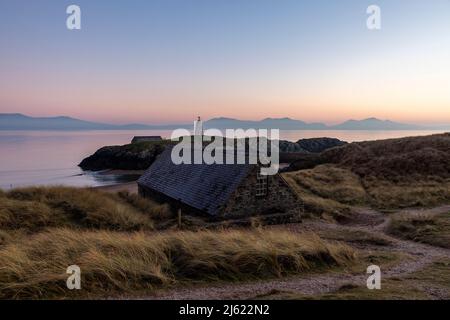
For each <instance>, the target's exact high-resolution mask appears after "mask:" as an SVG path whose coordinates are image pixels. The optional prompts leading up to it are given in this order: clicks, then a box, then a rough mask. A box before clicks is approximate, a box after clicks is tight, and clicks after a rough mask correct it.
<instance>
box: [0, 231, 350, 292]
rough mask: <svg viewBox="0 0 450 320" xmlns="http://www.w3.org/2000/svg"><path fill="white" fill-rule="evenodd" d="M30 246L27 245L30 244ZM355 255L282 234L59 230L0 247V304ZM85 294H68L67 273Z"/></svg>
mask: <svg viewBox="0 0 450 320" xmlns="http://www.w3.org/2000/svg"><path fill="white" fill-rule="evenodd" d="M30 240H31V241H30ZM353 260H355V253H354V251H353V250H352V249H350V248H349V247H347V246H345V245H341V244H330V243H326V242H324V241H323V240H321V239H320V238H318V237H317V236H314V235H299V234H295V233H288V232H282V231H277V232H276V231H264V232H262V231H222V232H196V233H194V232H171V233H162V234H150V235H148V234H144V233H132V234H124V233H117V232H107V231H90V232H81V231H74V230H69V229H57V230H52V231H48V232H44V233H41V234H38V235H36V236H34V237H33V238H32V239H26V240H23V241H18V242H16V243H14V244H8V245H6V246H4V247H2V248H0V266H2V267H1V268H0V298H70V297H72V298H73V297H75V298H76V297H92V296H106V297H107V296H113V295H114V294H125V293H128V294H130V293H131V294H132V293H133V292H134V293H135V292H136V290H146V292H147V293H150V292H153V291H154V290H155V289H158V288H164V287H168V286H173V285H176V284H178V283H183V282H186V281H216V280H228V281H237V280H250V279H260V278H267V277H280V276H283V275H288V274H295V273H301V272H306V271H308V270H311V269H320V268H324V269H325V268H330V267H335V266H344V265H350V264H351V263H352V262H353ZM73 264H76V265H78V266H80V268H81V272H82V290H79V291H76V292H74V291H69V290H68V289H67V288H66V279H67V274H66V273H65V271H66V268H67V267H68V266H70V265H73Z"/></svg>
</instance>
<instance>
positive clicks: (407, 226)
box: [387, 213, 450, 248]
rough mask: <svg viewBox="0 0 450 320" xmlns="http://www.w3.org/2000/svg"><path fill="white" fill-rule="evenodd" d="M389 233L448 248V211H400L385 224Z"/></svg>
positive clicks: (449, 223) (449, 235)
mask: <svg viewBox="0 0 450 320" xmlns="http://www.w3.org/2000/svg"><path fill="white" fill-rule="evenodd" d="M387 232H389V233H390V234H392V235H394V236H397V237H400V238H403V239H408V240H413V241H417V242H422V243H427V244H431V245H435V246H439V247H444V248H450V213H445V214H441V215H434V214H425V213H402V214H398V215H394V216H393V217H392V218H391V220H390V221H389V224H388V226H387Z"/></svg>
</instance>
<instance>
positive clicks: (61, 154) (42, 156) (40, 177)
mask: <svg viewBox="0 0 450 320" xmlns="http://www.w3.org/2000/svg"><path fill="white" fill-rule="evenodd" d="M435 133H440V132H439V131H411V130H409V131H356V130H352V131H344V130H340V131H334V130H333V131H331V130H326V131H320V130H311V131H305V130H286V131H281V132H280V139H282V140H289V141H297V140H299V139H304V138H318V137H332V138H338V139H340V140H344V141H347V142H355V141H368V140H379V139H390V138H401V137H407V136H422V135H430V134H435ZM171 134H172V131H164V130H130V131H117V130H116V131H107V130H102V131H2V130H0V188H1V189H3V190H9V189H13V188H17V187H25V186H36V185H67V186H77V187H83V186H86V187H87V186H89V187H95V186H107V185H114V184H118V183H123V182H129V181H133V180H136V178H137V177H136V175H135V174H130V173H124V172H119V173H116V174H114V173H110V172H105V171H100V172H90V171H83V170H81V169H80V168H79V167H78V164H79V163H80V162H81V160H83V159H84V158H85V157H87V156H89V155H91V154H93V153H94V152H95V151H96V150H97V149H99V148H101V147H103V146H111V145H123V144H127V143H130V142H131V139H132V138H133V137H134V136H146V135H158V136H162V137H164V138H170V136H171Z"/></svg>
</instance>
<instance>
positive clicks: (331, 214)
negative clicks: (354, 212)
mask: <svg viewBox="0 0 450 320" xmlns="http://www.w3.org/2000/svg"><path fill="white" fill-rule="evenodd" d="M283 178H284V179H285V180H286V182H287V183H288V184H289V185H290V186H291V188H292V189H293V190H294V191H295V192H296V193H297V195H298V196H299V198H300V199H302V201H303V203H304V205H305V212H307V213H313V214H315V215H318V216H321V217H323V218H325V219H331V220H336V221H343V220H346V219H348V218H349V216H350V215H351V208H350V206H348V205H345V204H343V203H340V202H338V201H336V200H334V199H328V198H323V197H321V196H320V195H317V194H315V193H314V192H313V191H312V190H310V189H308V188H306V187H305V186H304V185H303V181H302V171H297V172H289V173H285V174H283Z"/></svg>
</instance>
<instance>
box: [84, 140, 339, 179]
mask: <svg viewBox="0 0 450 320" xmlns="http://www.w3.org/2000/svg"><path fill="white" fill-rule="evenodd" d="M169 144H172V142H171V141H169V140H162V141H144V142H138V143H133V144H127V145H124V146H109V147H103V148H101V149H99V150H97V151H96V152H95V153H94V154H93V155H91V156H89V157H87V158H86V159H84V160H83V161H82V162H81V163H80V164H79V166H80V167H81V168H82V169H83V170H91V171H99V170H106V169H120V170H146V169H147V168H148V167H149V166H150V165H151V164H152V163H153V161H154V160H155V159H156V157H157V156H158V155H159V154H160V153H161V152H163V151H164V149H165V147H166V146H167V145H169ZM343 144H346V142H343V141H340V140H338V139H333V138H313V139H303V140H299V141H298V142H290V141H283V140H281V141H280V144H279V145H280V154H281V155H280V160H281V161H282V162H288V163H290V162H293V161H295V160H297V159H298V157H303V155H306V154H311V153H318V152H321V151H323V150H327V149H329V148H333V147H335V146H340V145H343Z"/></svg>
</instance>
